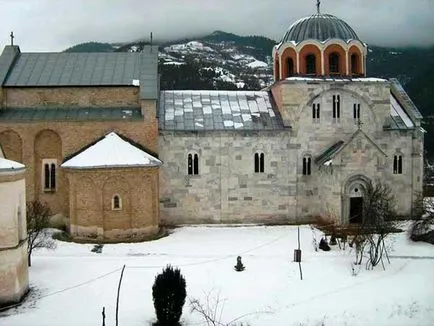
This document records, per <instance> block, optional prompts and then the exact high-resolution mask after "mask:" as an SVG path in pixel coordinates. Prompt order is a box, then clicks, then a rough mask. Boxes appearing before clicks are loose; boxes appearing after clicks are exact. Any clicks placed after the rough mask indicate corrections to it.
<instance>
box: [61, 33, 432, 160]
mask: <svg viewBox="0 0 434 326" xmlns="http://www.w3.org/2000/svg"><path fill="white" fill-rule="evenodd" d="M144 44H147V43H146V42H144V41H137V42H125V43H114V44H108V43H99V42H89V43H83V44H79V45H76V46H73V47H71V48H69V49H67V50H66V51H68V52H110V51H140V50H141V49H142V48H143V45H144ZM274 44H276V42H275V41H274V40H271V39H269V38H267V37H264V36H240V35H236V34H232V33H226V32H222V31H216V32H213V33H211V34H209V35H206V36H203V37H198V38H191V39H183V40H174V41H170V42H164V43H156V44H155V46H156V47H157V46H158V49H159V71H160V73H161V88H162V89H260V88H262V87H264V86H266V85H269V84H271V83H272V81H273V78H272V62H271V51H272V48H273V46H274ZM367 71H368V76H370V77H381V78H390V77H396V78H398V79H399V80H400V82H401V83H402V84H403V86H404V88H405V89H406V90H407V92H408V94H409V95H410V97H411V98H412V99H413V101H414V102H415V104H416V106H417V107H418V108H419V110H420V111H421V112H422V114H423V115H424V117H425V124H424V127H425V129H427V131H428V132H429V133H428V135H427V137H425V142H426V148H428V149H429V152H430V154H431V153H432V154H433V156H434V137H431V135H433V134H434V124H432V121H434V96H433V95H434V47H429V48H388V47H379V46H369V53H368V60H367ZM431 149H432V150H431Z"/></svg>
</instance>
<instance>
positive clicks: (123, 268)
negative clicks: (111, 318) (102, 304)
mask: <svg viewBox="0 0 434 326" xmlns="http://www.w3.org/2000/svg"><path fill="white" fill-rule="evenodd" d="M124 270H125V265H124V267H122V272H121V277H120V279H119V285H118V295H117V298H116V326H118V325H119V318H118V315H119V293H120V292H121V283H122V277H123V276H124Z"/></svg>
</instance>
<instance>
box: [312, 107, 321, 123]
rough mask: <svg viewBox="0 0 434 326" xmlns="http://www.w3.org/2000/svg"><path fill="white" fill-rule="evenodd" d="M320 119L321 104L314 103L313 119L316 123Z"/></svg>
mask: <svg viewBox="0 0 434 326" xmlns="http://www.w3.org/2000/svg"><path fill="white" fill-rule="evenodd" d="M319 118H320V104H319V103H313V104H312V119H313V120H314V122H318V121H319Z"/></svg>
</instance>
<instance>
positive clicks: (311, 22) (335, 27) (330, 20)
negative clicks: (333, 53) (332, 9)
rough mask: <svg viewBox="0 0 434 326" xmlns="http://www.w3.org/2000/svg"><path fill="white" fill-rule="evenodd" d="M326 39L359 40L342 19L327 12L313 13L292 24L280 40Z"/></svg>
mask: <svg viewBox="0 0 434 326" xmlns="http://www.w3.org/2000/svg"><path fill="white" fill-rule="evenodd" d="M328 39H340V40H343V41H345V42H348V41H350V40H359V41H360V39H359V37H358V36H357V34H356V32H354V30H353V29H352V28H351V27H350V25H348V24H347V23H346V22H344V21H343V20H342V19H339V18H338V17H336V16H333V15H329V14H314V15H312V16H309V17H304V18H301V19H299V20H297V21H296V22H295V23H294V24H292V25H291V26H290V27H289V29H288V31H287V32H286V34H285V36H284V37H283V41H282V42H283V43H286V42H295V43H300V42H302V41H305V40H317V41H320V42H325V41H327V40H328Z"/></svg>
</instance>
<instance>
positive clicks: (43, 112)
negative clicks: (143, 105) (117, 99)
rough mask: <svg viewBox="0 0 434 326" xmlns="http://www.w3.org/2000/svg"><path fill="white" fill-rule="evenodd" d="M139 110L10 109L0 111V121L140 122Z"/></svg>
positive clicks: (140, 114)
mask: <svg viewBox="0 0 434 326" xmlns="http://www.w3.org/2000/svg"><path fill="white" fill-rule="evenodd" d="M141 119H143V117H142V113H141V110H140V108H116V109H113V108H61V109H53V108H51V109H47V108H29V109H22V108H19V109H18V108H12V109H10V108H9V109H1V110H0V121H8V122H32V121H105V120H141Z"/></svg>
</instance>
